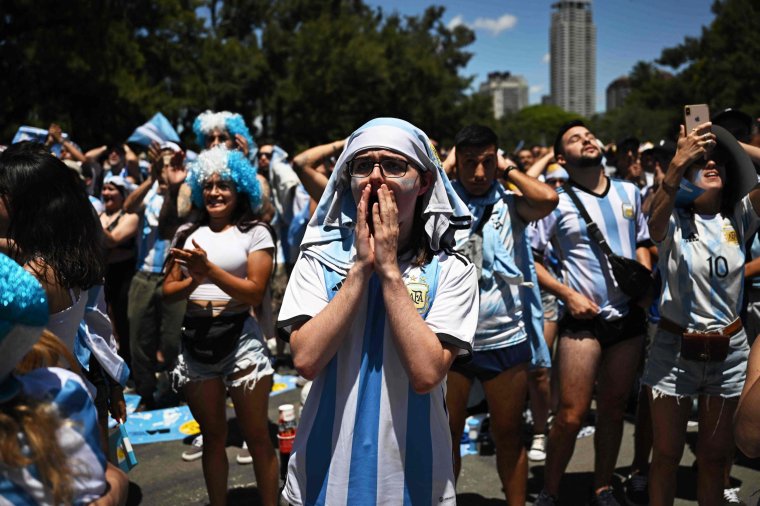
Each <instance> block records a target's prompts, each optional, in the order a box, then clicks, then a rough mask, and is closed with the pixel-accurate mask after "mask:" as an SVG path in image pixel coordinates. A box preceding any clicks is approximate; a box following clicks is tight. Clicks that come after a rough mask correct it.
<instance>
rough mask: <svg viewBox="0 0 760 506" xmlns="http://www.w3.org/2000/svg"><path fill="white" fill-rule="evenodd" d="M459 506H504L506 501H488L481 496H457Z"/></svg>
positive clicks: (470, 494)
mask: <svg viewBox="0 0 760 506" xmlns="http://www.w3.org/2000/svg"><path fill="white" fill-rule="evenodd" d="M457 505H459V506H497V505H498V506H503V505H504V499H487V498H485V497H483V496H482V495H480V494H473V493H467V494H457Z"/></svg>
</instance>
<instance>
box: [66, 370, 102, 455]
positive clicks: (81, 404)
mask: <svg viewBox="0 0 760 506" xmlns="http://www.w3.org/2000/svg"><path fill="white" fill-rule="evenodd" d="M54 403H55V404H56V405H57V406H58V409H59V410H60V411H61V412H62V413H63V414H64V416H65V417H66V418H69V419H70V420H72V421H74V422H75V423H77V424H78V425H80V426H81V427H84V430H82V436H83V437H84V440H85V441H86V442H87V445H88V446H89V447H90V449H91V451H92V454H93V455H95V456H96V457H97V459H98V462H99V463H100V465H101V466H103V469H105V468H106V458H105V455H103V453H102V452H101V451H100V441H99V440H98V439H97V434H99V433H100V429H99V428H98V426H97V425H96V423H97V419H98V416H97V413H96V412H95V405H94V404H93V403H92V402H91V401H90V397H89V394H88V393H87V391H86V390H85V389H83V388H82V387H81V385H79V384H78V383H77V382H75V381H72V380H64V383H63V385H61V390H60V391H59V392H57V393H56V395H55V401H54Z"/></svg>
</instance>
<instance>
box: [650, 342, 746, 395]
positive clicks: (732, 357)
mask: <svg viewBox="0 0 760 506" xmlns="http://www.w3.org/2000/svg"><path fill="white" fill-rule="evenodd" d="M748 356H749V345H748V344H747V334H746V332H745V331H744V329H742V330H741V331H739V332H737V333H736V334H734V335H733V336H732V337H731V341H730V347H729V351H728V356H727V357H726V359H725V360H724V361H722V362H697V361H695V360H686V359H683V358H681V336H679V335H678V334H673V333H671V332H666V331H664V330H662V329H659V328H658V329H657V333H656V334H655V336H654V340H653V341H652V343H651V344H650V345H649V355H648V356H647V361H646V365H645V366H644V376H643V377H642V378H641V381H642V382H643V383H644V384H645V385H648V386H650V387H652V393H653V395H654V397H657V396H658V395H668V396H671V397H679V398H680V397H693V396H696V395H713V396H720V397H736V396H738V395H739V394H741V393H742V388H743V387H744V379H745V378H746V377H747V357H748Z"/></svg>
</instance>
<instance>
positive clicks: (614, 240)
mask: <svg viewBox="0 0 760 506" xmlns="http://www.w3.org/2000/svg"><path fill="white" fill-rule="evenodd" d="M594 200H595V201H596V204H597V205H598V206H599V212H600V213H601V215H602V218H603V219H604V238H605V239H607V242H608V243H609V244H610V248H611V249H612V251H613V252H615V253H616V254H618V255H623V256H627V255H626V253H627V251H625V250H623V241H622V238H621V237H620V227H619V226H618V221H617V218H616V215H615V212H614V211H613V210H612V203H611V202H610V199H594ZM584 204H585V205H586V206H587V207H588V204H587V203H586V202H584Z"/></svg>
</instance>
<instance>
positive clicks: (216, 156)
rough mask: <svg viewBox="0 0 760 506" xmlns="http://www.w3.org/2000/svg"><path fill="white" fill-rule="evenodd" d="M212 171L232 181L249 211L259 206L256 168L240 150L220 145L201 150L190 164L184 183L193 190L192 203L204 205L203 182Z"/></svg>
mask: <svg viewBox="0 0 760 506" xmlns="http://www.w3.org/2000/svg"><path fill="white" fill-rule="evenodd" d="M214 174H219V177H220V178H222V179H223V180H225V181H232V182H233V183H234V184H235V189H236V190H237V192H238V193H245V194H246V195H247V196H248V200H249V201H250V204H251V210H253V211H256V210H257V209H259V207H261V184H259V180H258V179H257V178H256V168H255V167H253V165H251V162H249V161H248V159H247V158H246V157H245V156H243V153H242V152H241V151H238V150H230V149H227V147H226V146H222V145H220V146H215V147H213V148H211V149H206V150H204V151H202V152H201V154H200V155H198V158H197V159H196V161H195V162H194V163H193V164H192V165H191V166H190V171H189V173H188V175H187V181H186V182H187V184H188V185H190V189H191V190H192V200H193V204H195V205H196V206H198V207H200V208H202V207H203V184H204V183H205V182H206V180H207V179H208V178H210V177H211V176H212V175H214Z"/></svg>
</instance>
